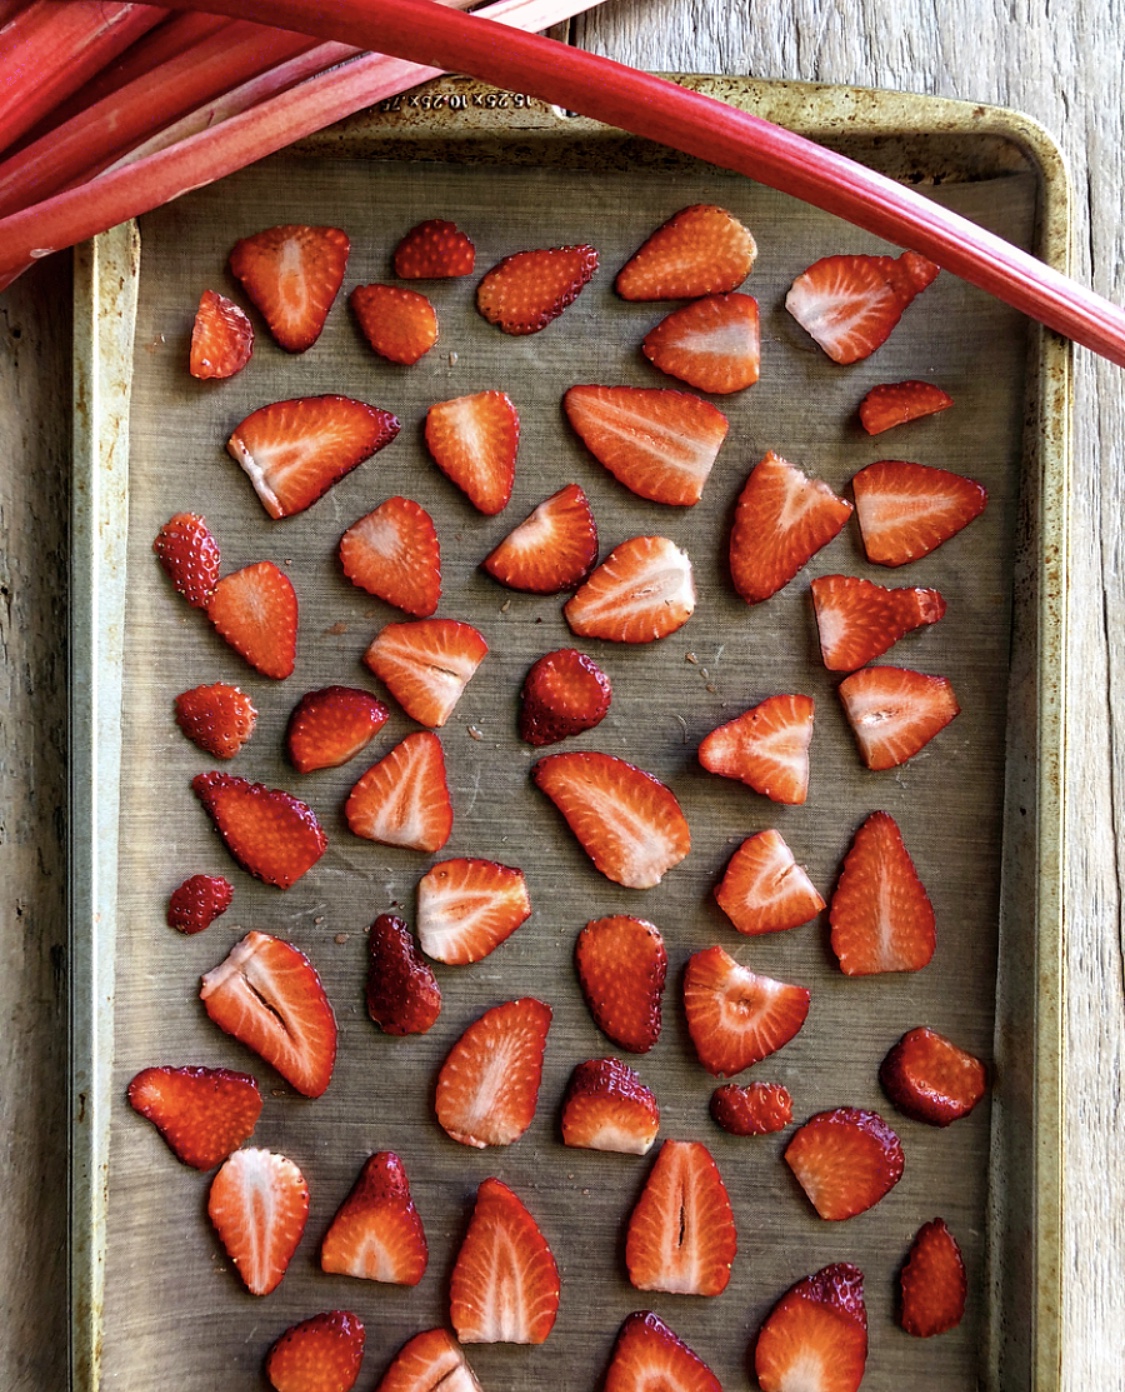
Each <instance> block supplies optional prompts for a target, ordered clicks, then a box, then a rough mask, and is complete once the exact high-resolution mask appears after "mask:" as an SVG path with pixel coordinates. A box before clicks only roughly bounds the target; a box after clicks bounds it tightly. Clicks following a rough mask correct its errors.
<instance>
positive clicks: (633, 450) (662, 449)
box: [563, 385, 730, 507]
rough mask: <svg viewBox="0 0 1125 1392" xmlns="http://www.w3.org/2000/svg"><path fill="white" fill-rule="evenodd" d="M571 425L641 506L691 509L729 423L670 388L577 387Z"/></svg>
mask: <svg viewBox="0 0 1125 1392" xmlns="http://www.w3.org/2000/svg"><path fill="white" fill-rule="evenodd" d="M563 408H564V410H565V411H566V415H567V419H568V420H569V421H570V423H571V425H572V426H573V427H574V429H575V431H576V432H577V434H578V435H579V436H580V438H581V440H582V443H583V444H584V445H585V446H586V448H587V449H588V450H589V451H590V453H591V454H592V455H593V456H594V458H595V459H596V460H597V461H598V462H599V463H600V464H604V465H605V467H606V468H607V469H608V470H609V472H610V473H611V474H612V475H613V476H614V478H615V479H617V480H618V482H619V483H623V484H624V485H625V487H626V488H628V489H629V490H630V492H632V493H635V494H636V495H637V496H638V497H639V498H648V499H649V500H650V501H652V502H654V503H667V504H668V505H669V506H671V507H691V505H692V504H693V503H697V502H699V499H700V498H701V497H702V496H703V486H704V484H705V483H706V482H707V478H708V476H709V475H710V473H711V468H712V466H713V465H714V463H715V459H716V457H717V456H718V453H719V449H720V448H721V446H722V443H723V441H724V440H725V439H726V437H727V431H728V430H729V429H730V422H729V421H728V420H727V418H726V416H724V415H723V413H722V412H721V411H720V410H718V408H717V407H715V406H712V405H711V403H710V402H708V401H704V400H703V399H702V398H701V397H698V396H693V395H692V394H691V393H690V392H681V391H673V390H671V389H669V388H667V387H600V386H593V385H583V386H574V387H571V388H570V389H569V390H568V391H567V393H566V395H565V396H564V397H563Z"/></svg>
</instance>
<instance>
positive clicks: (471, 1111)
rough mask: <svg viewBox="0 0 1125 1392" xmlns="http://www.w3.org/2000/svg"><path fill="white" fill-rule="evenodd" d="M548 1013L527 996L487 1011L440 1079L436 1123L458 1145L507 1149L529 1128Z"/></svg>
mask: <svg viewBox="0 0 1125 1392" xmlns="http://www.w3.org/2000/svg"><path fill="white" fill-rule="evenodd" d="M550 1027H551V1007H550V1006H549V1005H544V1004H543V1002H542V1001H538V1000H535V999H534V998H533V997H530V996H525V997H522V998H521V999H520V1000H511V1001H505V1002H504V1003H503V1004H501V1005H494V1006H493V1007H492V1009H491V1010H486V1011H485V1012H484V1014H483V1015H481V1016H480V1018H479V1019H477V1020H474V1021H473V1023H472V1024H471V1025H470V1026H469V1027H468V1029H466V1030H465V1032H464V1033H463V1034H462V1035H461V1037H460V1039H458V1040H457V1042H456V1043H455V1044H454V1046H453V1048H452V1049H450V1051H449V1053H448V1055H447V1056H446V1060H445V1062H444V1063H443V1064H442V1066H441V1072H440V1073H439V1075H438V1082H437V1096H436V1099H435V1107H436V1110H437V1119H438V1121H439V1122H440V1123H441V1125H442V1127H443V1128H444V1130H445V1131H446V1132H447V1133H448V1135H450V1136H452V1138H453V1139H454V1140H455V1141H460V1142H461V1144H462V1145H469V1146H476V1147H477V1148H478V1149H483V1148H484V1147H485V1146H490V1145H511V1144H512V1142H513V1141H518V1140H519V1138H520V1137H521V1136H522V1135H523V1133H524V1132H525V1131H526V1130H527V1128H528V1127H529V1126H530V1125H531V1121H532V1118H533V1117H534V1115H535V1107H536V1104H537V1102H538V1101H539V1084H540V1082H541V1081H542V1078H543V1051H544V1049H545V1047H546V1044H547V1031H548V1030H549V1029H550Z"/></svg>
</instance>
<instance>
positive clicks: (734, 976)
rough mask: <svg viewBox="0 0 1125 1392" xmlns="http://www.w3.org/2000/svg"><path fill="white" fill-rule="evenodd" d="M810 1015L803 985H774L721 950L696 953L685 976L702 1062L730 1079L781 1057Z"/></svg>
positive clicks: (691, 1027) (690, 1023)
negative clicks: (765, 1060) (770, 1057)
mask: <svg viewBox="0 0 1125 1392" xmlns="http://www.w3.org/2000/svg"><path fill="white" fill-rule="evenodd" d="M808 1013H809V992H808V990H807V989H806V988H805V987H804V986H794V985H791V984H790V983H789V982H786V981H775V980H774V979H773V978H772V977H769V976H761V975H759V973H758V972H754V971H751V970H750V968H749V967H744V966H742V965H741V964H740V963H738V962H736V961H735V960H734V958H733V957H732V956H731V955H730V953H729V952H727V951H726V949H725V948H722V947H718V946H716V947H707V948H704V949H702V950H701V951H699V952H696V953H695V954H693V956H692V957H691V958H690V959H689V960H688V964H687V968H686V970H685V972H684V1014H685V1015H686V1016H687V1027H688V1033H689V1034H690V1035H691V1042H692V1043H693V1044H694V1045H695V1052H696V1054H697V1055H698V1056H699V1061H700V1063H701V1064H702V1065H703V1067H704V1068H706V1069H707V1071H708V1073H713V1074H714V1075H715V1077H717V1078H729V1077H730V1076H731V1075H732V1074H734V1073H741V1072H742V1070H743V1069H744V1068H749V1067H750V1065H751V1064H754V1063H758V1062H760V1061H761V1060H762V1059H764V1058H768V1057H769V1055H770V1054H773V1053H776V1052H777V1050H778V1049H780V1048H782V1047H784V1045H786V1044H788V1043H789V1041H790V1040H791V1039H792V1038H793V1037H794V1035H796V1034H798V1033H799V1032H800V1030H801V1027H802V1026H803V1025H804V1023H805V1020H806V1018H807V1016H808Z"/></svg>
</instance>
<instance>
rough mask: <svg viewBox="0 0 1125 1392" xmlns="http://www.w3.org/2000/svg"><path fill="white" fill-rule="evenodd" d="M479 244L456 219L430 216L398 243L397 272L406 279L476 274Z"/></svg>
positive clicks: (396, 251)
mask: <svg viewBox="0 0 1125 1392" xmlns="http://www.w3.org/2000/svg"><path fill="white" fill-rule="evenodd" d="M476 259H477V255H476V248H475V247H474V246H473V244H472V242H471V241H470V239H469V237H468V236H467V235H466V234H465V233H464V232H462V231H461V229H460V228H459V227H458V226H457V224H456V223H455V222H444V221H443V220H442V219H441V218H427V219H426V221H425V222H420V223H418V224H417V225H416V226H414V227H412V228H411V229H410V231H409V232H407V234H406V236H405V237H403V239H402V241H401V242H399V244H398V246H396V247H395V254H394V267H395V275H396V276H398V277H399V278H400V279H402V280H448V279H451V278H452V277H454V276H466V275H472V273H473V267H474V266H475V265H476Z"/></svg>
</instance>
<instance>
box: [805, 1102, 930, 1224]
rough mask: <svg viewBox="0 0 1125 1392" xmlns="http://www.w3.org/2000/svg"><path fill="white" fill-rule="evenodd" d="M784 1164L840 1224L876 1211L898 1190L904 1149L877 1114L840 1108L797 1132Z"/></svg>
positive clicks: (819, 1208) (823, 1213) (825, 1213)
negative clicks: (883, 1200) (847, 1219)
mask: <svg viewBox="0 0 1125 1392" xmlns="http://www.w3.org/2000/svg"><path fill="white" fill-rule="evenodd" d="M785 1163H786V1164H787V1165H788V1166H789V1168H790V1169H791V1170H792V1171H793V1173H794V1175H796V1177H797V1182H798V1183H799V1184H800V1186H801V1188H802V1189H803V1190H804V1191H805V1193H806V1195H807V1196H808V1200H809V1202H810V1203H811V1204H812V1206H813V1208H815V1209H816V1211H817V1213H819V1214H820V1216H821V1217H822V1218H827V1219H828V1220H829V1221H831V1222H840V1221H842V1220H843V1219H845V1218H854V1217H855V1215H856V1214H857V1213H864V1212H866V1210H867V1209H869V1208H872V1207H874V1205H875V1204H877V1203H878V1202H879V1200H880V1199H881V1198H883V1196H884V1195H885V1194H888V1193H889V1192H890V1191H891V1190H892V1189H893V1188H894V1187H895V1185H896V1184H897V1183H898V1182H899V1180H900V1179H901V1178H902V1170H903V1155H902V1145H901V1144H900V1142H899V1139H898V1137H897V1136H896V1135H895V1133H894V1132H893V1131H892V1130H891V1128H890V1127H889V1126H888V1125H887V1123H886V1122H885V1121H884V1120H883V1118H882V1117H881V1116H880V1115H879V1114H878V1113H877V1112H865V1111H862V1110H861V1109H860V1108H858V1107H837V1108H836V1109H835V1110H834V1111H829V1112H818V1113H817V1114H816V1116H814V1117H812V1118H811V1119H810V1120H809V1121H806V1122H805V1124H804V1126H801V1127H799V1128H798V1129H797V1131H795V1132H794V1134H793V1138H792V1140H790V1142H789V1144H788V1146H786V1148H785Z"/></svg>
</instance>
